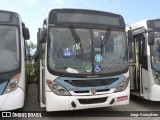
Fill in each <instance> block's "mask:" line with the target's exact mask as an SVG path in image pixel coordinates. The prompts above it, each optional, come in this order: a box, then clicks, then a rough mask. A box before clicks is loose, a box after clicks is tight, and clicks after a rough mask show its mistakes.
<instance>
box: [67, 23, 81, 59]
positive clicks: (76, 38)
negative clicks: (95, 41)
mask: <svg viewBox="0 0 160 120" xmlns="http://www.w3.org/2000/svg"><path fill="white" fill-rule="evenodd" d="M69 29H70V31H71V33H72V36H73V38H74V41H75V43H76V44H77V45H79V47H80V50H81V55H82V56H81V59H82V58H83V50H82V43H81V39H80V37H79V35H78V34H77V33H76V31H75V29H74V28H73V26H70V27H69ZM75 47H76V45H75Z"/></svg>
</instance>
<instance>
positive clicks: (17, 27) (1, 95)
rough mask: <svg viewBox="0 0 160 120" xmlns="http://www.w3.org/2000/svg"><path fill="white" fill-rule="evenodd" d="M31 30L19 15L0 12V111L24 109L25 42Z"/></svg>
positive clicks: (10, 12)
mask: <svg viewBox="0 0 160 120" xmlns="http://www.w3.org/2000/svg"><path fill="white" fill-rule="evenodd" d="M28 39H29V30H28V28H26V27H25V24H24V23H23V22H22V20H21V17H20V15H19V14H18V13H16V12H12V11H4V10H0V111H4V110H13V109H18V108H22V107H23V105H24V99H25V92H26V90H25V85H26V79H25V77H26V75H25V40H28Z"/></svg>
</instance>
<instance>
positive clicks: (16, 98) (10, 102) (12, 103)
mask: <svg viewBox="0 0 160 120" xmlns="http://www.w3.org/2000/svg"><path fill="white" fill-rule="evenodd" d="M23 105H24V91H23V90H22V89H21V88H19V87H18V88H17V89H16V90H15V91H13V92H10V93H7V94H4V95H1V96H0V111H8V110H14V109H18V108H22V107H23Z"/></svg>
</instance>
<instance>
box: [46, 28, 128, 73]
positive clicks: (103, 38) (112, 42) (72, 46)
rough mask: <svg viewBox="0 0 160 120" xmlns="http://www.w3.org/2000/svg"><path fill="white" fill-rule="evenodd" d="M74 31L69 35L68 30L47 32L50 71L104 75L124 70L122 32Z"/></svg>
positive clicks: (125, 46)
mask: <svg viewBox="0 0 160 120" xmlns="http://www.w3.org/2000/svg"><path fill="white" fill-rule="evenodd" d="M74 30H75V34H72V32H71V29H70V28H50V30H49V41H50V42H49V45H48V46H49V48H48V65H49V68H50V69H51V70H53V71H56V72H61V73H71V74H107V73H114V72H115V73H116V72H121V71H124V70H126V69H127V67H128V62H127V59H128V58H127V52H126V50H127V44H126V37H125V32H122V31H114V30H110V31H109V30H100V29H80V28H75V29H74ZM106 33H107V34H106ZM74 35H75V36H76V37H75V36H74ZM76 38H79V39H78V40H76Z"/></svg>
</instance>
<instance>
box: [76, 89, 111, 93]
mask: <svg viewBox="0 0 160 120" xmlns="http://www.w3.org/2000/svg"><path fill="white" fill-rule="evenodd" d="M109 90H110V89H101V90H97V92H108V91H109ZM74 92H75V93H89V92H90V91H89V90H81V91H74Z"/></svg>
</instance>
